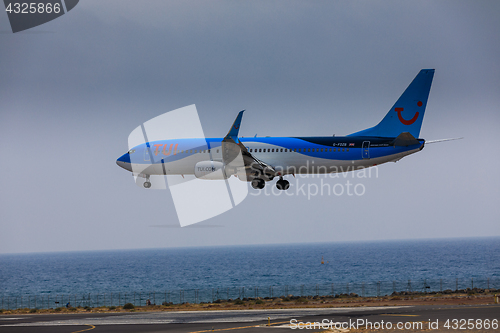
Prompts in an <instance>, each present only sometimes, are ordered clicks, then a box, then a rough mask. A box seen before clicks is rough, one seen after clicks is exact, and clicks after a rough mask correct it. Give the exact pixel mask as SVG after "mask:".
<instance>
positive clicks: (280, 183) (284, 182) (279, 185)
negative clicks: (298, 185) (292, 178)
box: [276, 179, 290, 191]
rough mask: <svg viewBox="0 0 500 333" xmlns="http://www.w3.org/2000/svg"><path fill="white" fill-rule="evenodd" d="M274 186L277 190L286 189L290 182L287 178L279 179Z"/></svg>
mask: <svg viewBox="0 0 500 333" xmlns="http://www.w3.org/2000/svg"><path fill="white" fill-rule="evenodd" d="M276 187H277V188H278V190H281V191H286V190H288V189H289V188H290V182H289V181H288V180H284V179H280V180H278V181H277V182H276Z"/></svg>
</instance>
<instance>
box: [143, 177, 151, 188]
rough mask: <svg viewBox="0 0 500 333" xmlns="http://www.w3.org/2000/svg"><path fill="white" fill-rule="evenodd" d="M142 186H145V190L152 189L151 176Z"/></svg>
mask: <svg viewBox="0 0 500 333" xmlns="http://www.w3.org/2000/svg"><path fill="white" fill-rule="evenodd" d="M142 185H143V186H144V188H150V187H151V182H150V181H149V176H146V181H145V182H144V184H142Z"/></svg>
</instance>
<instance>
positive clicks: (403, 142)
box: [392, 132, 420, 147]
mask: <svg viewBox="0 0 500 333" xmlns="http://www.w3.org/2000/svg"><path fill="white" fill-rule="evenodd" d="M419 143H420V141H418V140H417V139H415V137H414V136H413V135H411V134H410V133H409V132H403V133H401V134H399V135H398V136H397V137H396V139H394V141H392V145H393V146H402V147H408V146H411V145H417V144H419Z"/></svg>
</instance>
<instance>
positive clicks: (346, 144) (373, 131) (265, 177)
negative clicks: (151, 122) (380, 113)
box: [116, 69, 459, 190]
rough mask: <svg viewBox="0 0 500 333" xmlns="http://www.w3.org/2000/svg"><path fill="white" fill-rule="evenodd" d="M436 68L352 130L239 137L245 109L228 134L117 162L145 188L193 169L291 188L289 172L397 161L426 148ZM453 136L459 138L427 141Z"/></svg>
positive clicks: (133, 153)
mask: <svg viewBox="0 0 500 333" xmlns="http://www.w3.org/2000/svg"><path fill="white" fill-rule="evenodd" d="M434 71H435V70H434V69H422V70H421V71H420V72H419V73H418V74H417V76H416V77H415V78H414V79H413V81H412V82H411V83H410V85H409V86H408V88H406V90H405V91H404V92H403V94H402V95H401V96H400V97H399V99H398V100H397V101H396V103H395V104H394V105H393V106H392V108H391V109H390V110H389V112H387V114H386V115H385V117H384V118H383V119H382V120H381V121H380V122H379V123H378V124H377V125H375V126H373V127H371V128H368V129H365V130H362V131H359V132H355V133H352V134H349V135H347V136H317V137H250V138H239V137H238V133H239V129H240V125H241V120H242V117H243V112H244V111H245V110H243V111H240V112H239V113H238V115H237V117H236V119H235V121H234V123H233V125H232V126H231V128H230V130H229V132H228V133H227V135H226V136H225V137H224V138H206V139H205V138H203V139H199V138H198V139H195V138H193V139H170V140H160V141H153V142H145V143H143V144H140V145H137V146H135V147H133V148H132V149H130V150H129V151H128V152H127V153H125V154H123V155H122V156H121V157H119V158H118V159H117V161H116V163H117V164H118V166H120V167H122V168H123V169H125V170H128V171H130V172H132V173H133V174H134V175H135V176H140V177H143V178H146V181H145V182H144V184H143V186H144V187H145V188H150V187H151V182H150V176H151V175H183V176H184V175H194V176H195V177H196V178H199V179H206V180H222V179H228V178H229V177H231V176H235V177H237V178H239V179H240V180H242V181H247V182H250V183H251V185H252V187H253V188H254V189H263V188H264V187H265V184H266V182H270V181H272V180H273V179H274V178H278V181H277V182H276V187H277V188H278V189H279V190H287V189H288V188H289V187H290V182H289V181H287V180H285V179H284V177H285V176H288V175H293V176H295V175H296V174H327V173H332V172H348V171H355V170H359V169H363V168H368V167H373V166H376V165H380V164H383V163H387V162H397V161H399V160H400V159H402V158H403V157H405V156H408V155H411V154H414V153H416V152H419V151H421V150H422V149H423V148H424V145H425V143H426V141H425V140H424V139H421V138H419V134H420V128H421V126H422V120H423V118H424V114H425V108H426V106H427V100H428V97H429V92H430V88H431V84H432V79H433V77H434ZM456 139H459V138H456ZM200 140H201V141H200ZM448 140H455V139H443V140H435V141H427V143H434V142H441V141H448ZM200 142H202V144H200ZM235 161H239V162H237V163H235Z"/></svg>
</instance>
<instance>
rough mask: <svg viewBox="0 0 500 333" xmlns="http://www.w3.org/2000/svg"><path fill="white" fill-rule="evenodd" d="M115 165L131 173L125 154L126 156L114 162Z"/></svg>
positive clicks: (128, 160) (127, 155)
mask: <svg viewBox="0 0 500 333" xmlns="http://www.w3.org/2000/svg"><path fill="white" fill-rule="evenodd" d="M116 164H117V165H118V166H119V167H121V168H123V169H125V170H127V171H130V172H132V165H131V164H130V155H129V154H128V153H127V154H123V155H122V156H120V157H119V158H118V159H117V160H116Z"/></svg>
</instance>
